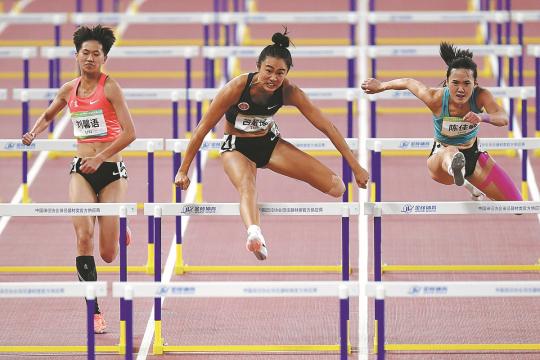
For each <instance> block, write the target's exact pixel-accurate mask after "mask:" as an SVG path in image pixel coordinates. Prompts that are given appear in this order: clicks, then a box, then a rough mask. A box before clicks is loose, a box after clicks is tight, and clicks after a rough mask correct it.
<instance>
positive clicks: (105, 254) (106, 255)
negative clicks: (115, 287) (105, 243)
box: [99, 249, 116, 264]
mask: <svg viewBox="0 0 540 360" xmlns="http://www.w3.org/2000/svg"><path fill="white" fill-rule="evenodd" d="M99 255H100V256H101V258H102V259H103V261H105V262H106V263H107V264H109V263H112V262H113V261H114V259H116V251H114V249H113V250H110V249H100V251H99Z"/></svg>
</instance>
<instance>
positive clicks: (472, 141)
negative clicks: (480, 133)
mask: <svg viewBox="0 0 540 360" xmlns="http://www.w3.org/2000/svg"><path fill="white" fill-rule="evenodd" d="M436 141H439V140H436ZM475 141H476V138H472V139H471V140H469V141H467V142H466V143H463V144H459V145H452V144H447V143H445V142H442V141H439V142H440V143H441V144H442V145H443V146H445V147H446V146H455V147H457V148H458V149H461V150H464V149H468V148H470V147H471V146H473V145H474V142H475Z"/></svg>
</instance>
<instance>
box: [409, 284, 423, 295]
mask: <svg viewBox="0 0 540 360" xmlns="http://www.w3.org/2000/svg"><path fill="white" fill-rule="evenodd" d="M421 292H422V287H421V286H411V287H410V289H409V291H407V294H409V295H418V294H420V293H421Z"/></svg>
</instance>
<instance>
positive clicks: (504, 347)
mask: <svg viewBox="0 0 540 360" xmlns="http://www.w3.org/2000/svg"><path fill="white" fill-rule="evenodd" d="M384 349H385V350H388V351H540V344H386V345H385V346H384Z"/></svg>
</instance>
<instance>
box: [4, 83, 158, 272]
mask: <svg viewBox="0 0 540 360" xmlns="http://www.w3.org/2000/svg"><path fill="white" fill-rule="evenodd" d="M17 90H19V89H17ZM38 91H41V90H38ZM44 94H47V90H45V91H44ZM163 149H164V141H163V139H160V138H153V139H136V140H135V141H133V142H132V143H131V144H129V146H127V147H126V148H125V149H124V150H123V152H124V151H144V152H146V153H147V172H148V175H147V176H148V186H147V201H148V202H153V201H154V190H155V183H154V173H155V166H154V157H155V154H154V152H155V151H159V150H163ZM76 150H77V141H76V140H74V139H55V140H51V139H36V140H34V141H33V142H32V144H31V145H29V146H26V145H23V144H22V143H21V140H20V139H0V152H22V153H23V154H25V153H27V152H29V151H31V152H34V151H53V152H68V153H69V152H74V151H76ZM27 179H28V165H27V164H25V163H24V162H23V165H22V180H23V182H22V186H23V194H25V195H24V196H23V203H30V197H29V188H28V183H27ZM142 203H143V202H141V207H142ZM147 242H148V256H149V257H148V260H147V264H146V265H143V266H130V267H129V268H128V270H129V271H133V272H144V273H147V274H153V271H154V268H153V266H154V263H153V260H152V256H153V254H154V248H153V247H154V223H153V220H152V219H151V218H149V219H148V240H147ZM98 270H100V271H116V267H99V269H98ZM28 271H39V272H41V271H47V272H50V271H60V272H64V271H71V267H58V266H57V267H54V268H51V267H44V268H36V267H30V268H28V269H25V268H24V267H22V266H16V267H13V266H7V267H4V266H0V273H1V272H28Z"/></svg>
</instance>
